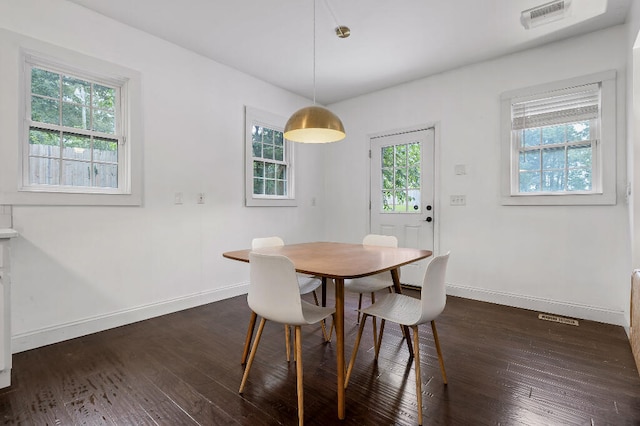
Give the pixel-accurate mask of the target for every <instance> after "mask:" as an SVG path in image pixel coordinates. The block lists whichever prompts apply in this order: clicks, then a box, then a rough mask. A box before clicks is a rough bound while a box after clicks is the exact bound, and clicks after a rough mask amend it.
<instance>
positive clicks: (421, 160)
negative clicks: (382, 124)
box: [370, 128, 436, 287]
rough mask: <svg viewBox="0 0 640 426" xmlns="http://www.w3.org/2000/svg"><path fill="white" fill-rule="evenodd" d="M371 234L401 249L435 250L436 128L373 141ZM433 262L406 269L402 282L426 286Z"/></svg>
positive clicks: (376, 138) (421, 262)
mask: <svg viewBox="0 0 640 426" xmlns="http://www.w3.org/2000/svg"><path fill="white" fill-rule="evenodd" d="M370 142H371V188H370V191H371V192H370V197H371V198H370V199H371V208H370V215H371V218H370V224H371V233H373V234H382V235H395V236H396V238H398V245H399V246H400V247H412V248H420V249H424V250H432V251H433V249H434V222H435V220H436V218H435V216H434V211H435V209H434V205H433V200H434V191H435V184H434V176H435V173H434V167H435V161H434V150H435V137H434V129H433V128H430V129H424V130H417V131H412V132H406V133H401V134H394V135H388V136H380V137H373V138H371V140H370ZM430 260H431V258H428V259H425V260H422V261H420V262H416V263H413V264H410V265H407V266H403V267H402V270H401V275H400V281H401V282H402V283H403V284H408V285H411V286H416V287H421V286H422V280H423V278H424V273H425V269H426V266H427V264H428V263H429V261H430Z"/></svg>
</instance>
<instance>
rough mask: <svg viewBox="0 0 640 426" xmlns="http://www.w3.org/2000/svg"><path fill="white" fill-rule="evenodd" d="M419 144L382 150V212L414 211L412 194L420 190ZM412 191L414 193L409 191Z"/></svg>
mask: <svg viewBox="0 0 640 426" xmlns="http://www.w3.org/2000/svg"><path fill="white" fill-rule="evenodd" d="M420 159H421V152H420V144H419V143H410V144H401V145H392V146H386V147H383V148H382V156H381V160H382V208H383V210H384V211H395V212H406V211H414V209H413V208H412V207H410V206H409V204H410V203H413V202H414V201H416V197H414V196H413V195H412V194H414V193H419V190H420V182H421V178H420V173H421V170H420V167H421V164H420ZM410 190H414V191H410Z"/></svg>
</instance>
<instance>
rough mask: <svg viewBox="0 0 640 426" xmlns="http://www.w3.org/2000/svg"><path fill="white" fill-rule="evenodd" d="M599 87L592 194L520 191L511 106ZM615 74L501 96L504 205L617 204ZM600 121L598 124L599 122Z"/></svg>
mask: <svg viewBox="0 0 640 426" xmlns="http://www.w3.org/2000/svg"><path fill="white" fill-rule="evenodd" d="M589 84H600V110H599V114H600V119H599V120H592V122H596V123H597V124H596V126H595V127H596V128H595V130H596V131H598V130H599V136H598V137H597V138H596V139H597V141H596V142H595V144H596V146H595V147H593V156H592V189H591V190H590V191H558V192H548V191H547V192H543V191H541V192H526V193H521V192H519V186H518V185H519V153H520V149H519V147H518V146H517V145H516V144H517V140H519V139H518V138H514V137H513V134H514V131H513V130H512V105H513V104H514V103H517V102H519V101H521V100H522V99H536V98H540V99H542V98H545V97H548V96H549V93H550V92H560V91H563V90H566V89H569V88H573V87H576V86H585V85H589ZM616 90H617V89H616V71H615V70H612V71H605V72H601V73H597V74H591V75H587V76H582V77H577V78H572V79H568V80H562V81H558V82H554V83H548V84H542V85H538V86H532V87H528V88H525V89H519V90H513V91H509V92H505V93H503V94H502V95H501V123H502V135H501V139H502V147H501V151H502V165H501V167H502V172H501V192H502V197H501V201H502V204H503V205H614V204H616V179H617V174H616V145H617V139H616V126H617V120H616ZM598 121H599V122H598Z"/></svg>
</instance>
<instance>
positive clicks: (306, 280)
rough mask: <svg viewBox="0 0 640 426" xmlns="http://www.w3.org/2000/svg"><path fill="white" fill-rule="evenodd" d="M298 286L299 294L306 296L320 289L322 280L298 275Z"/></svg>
mask: <svg viewBox="0 0 640 426" xmlns="http://www.w3.org/2000/svg"><path fill="white" fill-rule="evenodd" d="M298 285H299V286H300V294H308V293H311V292H312V291H314V290H315V289H317V288H318V287H320V286H321V285H322V280H320V278H316V277H312V276H310V275H298Z"/></svg>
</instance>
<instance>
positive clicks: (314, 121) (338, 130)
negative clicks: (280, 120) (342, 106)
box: [284, 105, 345, 143]
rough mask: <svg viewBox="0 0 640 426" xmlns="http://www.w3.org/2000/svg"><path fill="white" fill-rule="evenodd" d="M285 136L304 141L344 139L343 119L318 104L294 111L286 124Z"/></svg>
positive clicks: (324, 141) (296, 140)
mask: <svg viewBox="0 0 640 426" xmlns="http://www.w3.org/2000/svg"><path fill="white" fill-rule="evenodd" d="M284 137H285V138H286V139H288V140H290V141H294V142H302V143H327V142H337V141H339V140H342V139H344V137H345V132H344V126H343V125H342V121H340V118H338V116H337V115H335V114H334V113H332V112H331V111H329V110H328V109H326V108H322V107H320V106H317V105H313V106H308V107H304V108H302V109H299V110H298V111H296V112H294V113H293V115H291V117H290V118H289V120H288V121H287V124H286V125H285V126H284Z"/></svg>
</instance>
